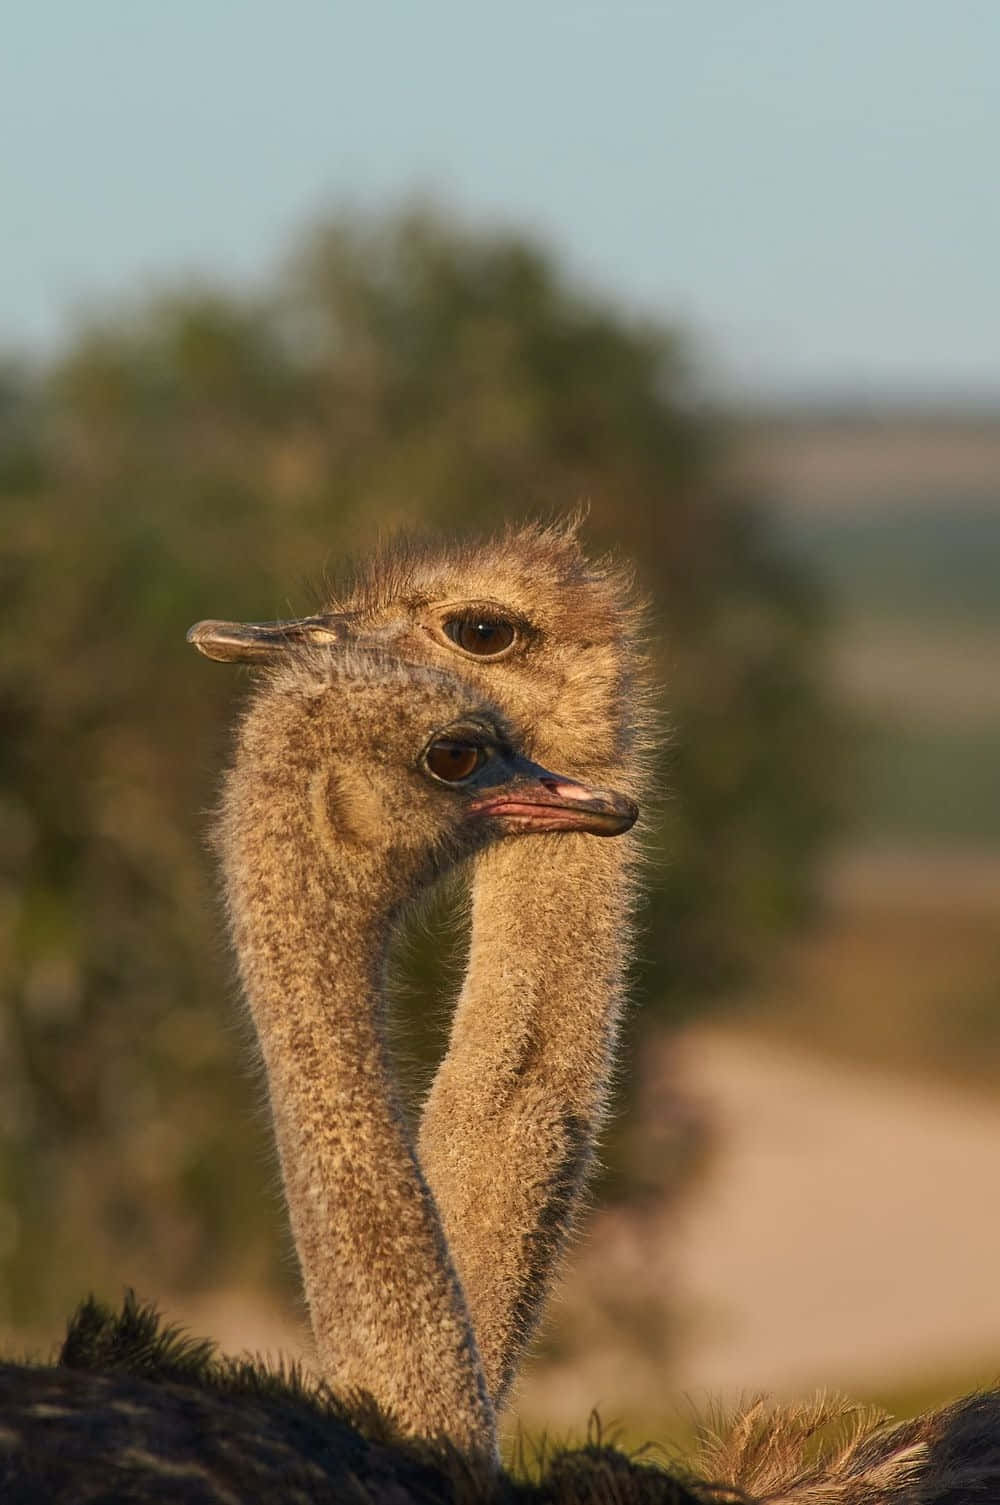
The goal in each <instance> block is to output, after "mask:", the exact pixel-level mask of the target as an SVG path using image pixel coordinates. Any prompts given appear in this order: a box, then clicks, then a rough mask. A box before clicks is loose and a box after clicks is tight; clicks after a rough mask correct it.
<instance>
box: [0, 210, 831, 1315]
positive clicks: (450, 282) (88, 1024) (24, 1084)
mask: <svg viewBox="0 0 1000 1505" xmlns="http://www.w3.org/2000/svg"><path fill="white" fill-rule="evenodd" d="M691 394H692V381H691V377H690V373H689V371H688V368H687V364H686V360H685V355H684V351H683V349H682V347H681V345H680V344H679V342H678V340H677V338H676V337H675V336H674V335H672V334H670V333H669V332H665V331H664V330H662V329H660V328H657V327H655V326H653V325H651V324H648V323H639V322H634V321H630V320H628V319H626V318H624V317H623V316H622V314H621V313H620V312H619V311H617V310H615V309H614V308H613V307H610V306H607V305H605V304H602V303H601V302H600V301H599V300H597V299H595V298H594V297H592V296H589V295H585V294H583V293H581V292H579V291H577V290H574V289H573V288H572V287H571V286H570V285H568V283H567V281H566V279H565V277H564V276H563V274H562V273H561V271H560V269H559V268H558V266H557V265H555V264H554V262H553V261H552V259H551V258H550V257H549V256H547V255H546V254H545V253H544V252H543V251H542V250H540V249H539V248H538V247H536V246H534V245H532V244H530V243H528V242H526V241H525V240H523V239H521V238H519V237H517V236H515V235H488V234H475V233H470V232H468V231H463V230H460V229H457V228H455V227H454V226H453V225H451V224H449V223H448V222H446V221H444V220H443V219H441V218H440V217H438V216H436V215H435V214H433V213H430V212H423V211H421V212H409V213H405V214H402V215H400V216H397V217H393V218H390V219H387V220H381V221H374V222H373V221H357V220H354V221H349V222H346V223H344V222H337V223H330V224H325V225H322V226H320V227H319V228H317V229H316V230H315V231H314V232H313V233H312V234H310V235H309V236H308V237H307V238H306V239H305V241H304V242H303V243H302V244H301V245H300V246H299V248H298V250H297V252H296V253H295V254H294V255H293V256H292V257H291V258H290V260H289V262H288V263H287V265H286V266H285V268H284V269H283V271H282V272H281V274H280V275H279V276H278V277H276V279H275V280H274V284H273V285H272V286H271V287H270V288H268V289H267V290H266V292H265V293H263V294H261V295H259V296H255V297H248V296H237V295H235V294H232V293H228V292H225V291H222V290H218V289H201V290H194V291H183V292H180V293H178V294H177V295H175V296H171V297H164V298H160V299H158V300H155V301H153V302H150V303H147V304H145V305H143V306H141V307H139V308H137V309H132V310H131V311H129V310H127V309H124V308H123V309H122V310H120V311H118V312H115V313H113V314H112V316H111V317H109V318H107V319H105V320H104V322H102V323H95V324H93V325H92V326H91V327H89V328H88V329H86V330H85V331H84V332H83V333H82V334H80V335H79V336H78V337H77V338H75V340H74V341H73V343H72V345H71V347H70V348H69V349H68V351H67V352H66V353H65V354H64V355H63V356H62V357H61V358H60V359H58V360H56V361H54V362H53V363H52V364H51V365H50V366H49V367H48V368H46V369H45V370H43V371H41V372H40V373H39V372H35V373H29V372H26V371H23V370H19V369H17V368H16V367H15V366H13V365H8V366H7V367H6V368H3V369H2V370H0V495H2V500H3V530H2V544H0V569H2V588H3V601H4V612H3V617H2V628H0V634H2V635H0V649H2V672H0V720H2V735H0V764H2V807H0V809H2V833H3V834H2V850H0V861H2V874H0V883H2V887H0V952H2V963H0V964H2V975H3V979H4V1001H3V1008H2V1013H0V1321H3V1322H4V1323H5V1324H7V1325H16V1324H18V1323H20V1324H29V1323H35V1324H43V1325H44V1324H51V1323H52V1322H53V1321H56V1320H58V1319H59V1318H60V1317H61V1316H62V1315H63V1314H64V1312H65V1311H66V1309H67V1307H68V1305H69V1304H70V1303H71V1302H72V1300H74V1299H75V1297H76V1296H77V1295H79V1294H80V1293H81V1292H83V1291H84V1290H85V1289H86V1288H88V1287H89V1286H92V1285H93V1286H97V1287H98V1288H102V1289H108V1287H109V1283H110V1287H111V1290H112V1292H113V1291H114V1289H115V1287H116V1286H117V1284H118V1282H119V1281H122V1280H126V1279H128V1280H133V1281H136V1282H138V1283H139V1285H140V1286H145V1287H146V1288H147V1289H154V1290H155V1289H163V1288H164V1287H167V1288H169V1287H171V1286H172V1287H173V1288H174V1289H177V1288H179V1287H181V1286H183V1285H194V1284H198V1285H208V1284H211V1283H213V1282H214V1281H216V1280H221V1279H223V1278H227V1277H228V1278H235V1279H245V1280H257V1279H261V1278H267V1277H269V1276H273V1275H274V1274H275V1272H276V1271H277V1270H278V1269H280V1266H281V1260H280V1259H279V1258H277V1257H276V1254H277V1252H278V1251H280V1248H281V1245H282V1238H283V1235H282V1234H281V1233H280V1232H276V1231H275V1230H276V1229H280V1227H281V1220H280V1217H279V1215H278V1198H277V1196H276V1194H272V1195H271V1196H268V1195H267V1193H266V1188H265V1190H264V1191H263V1192H262V1188H261V1183H262V1182H263V1181H265V1178H266V1172H265V1169H264V1166H265V1165H266V1163H267V1161H266V1156H267V1150H266V1142H267V1141H266V1128H265V1126H264V1115H261V1114H259V1113H256V1114H255V1112H254V1107H255V1099H256V1095H257V1091H258V1089H257V1087H256V1086H255V1085H254V1084H253V1083H252V1082H251V1081H250V1076H251V1073H248V1072H247V1070H246V1065H247V1062H248V1060H249V1053H248V1051H247V1050H246V1049H245V1047H244V1040H243V1036H242V1034H241V1032H240V1029H239V1027H238V1025H237V1024H236V1021H238V1020H239V1018H240V1015H239V1009H238V1007H237V1005H236V1003H235V1000H234V996H233V995H234V988H233V986H232V979H231V974H230V968H229V963H228V961H227V960H226V957H225V949H224V945H223V943H222V941H221V939H220V936H221V915H220V912H219V906H218V904H217V903H216V898H215V894H214V890H213V878H212V876H211V868H210V863H209V861H208V860H207V856H206V853H205V851H204V847H203V842H202V832H203V829H204V826H205V824H206V818H205V811H206V809H207V807H209V806H210V805H211V803H212V800H213V797H214V796H213V791H214V787H215V785H216V781H217V778H218V770H219V767H220V763H221V762H222V760H223V758H224V756H225V750H226V744H227V736H226V728H227V726H228V723H229V722H230V720H231V718H232V711H233V700H234V696H236V695H238V693H239V677H238V676H237V675H236V674H235V673H234V672H232V671H226V670H224V669H220V668H214V667H210V666H208V665H206V664H205V663H203V662H202V661H200V660H197V659H196V658H195V657H194V655H193V654H192V652H191V650H190V649H188V648H186V647H185V645H184V641H183V634H184V630H185V628H186V627H187V626H188V624H189V623H190V622H192V621H194V620H195V619H197V618H199V617H202V616H210V615H220V616H226V617H239V616H247V617H256V618H259V617H268V616H277V615H283V614H286V613H287V612H288V611H289V609H291V610H294V611H299V610H306V609H310V608H311V607H313V606H314V604H315V602H316V599H317V596H316V592H315V591H314V590H312V589H310V588H308V587H307V586H306V585H305V584H304V583H303V582H305V581H306V580H308V579H309V578H314V579H315V578H318V577H321V575H322V572H323V570H324V569H325V568H326V567H327V565H329V564H331V563H332V562H334V561H336V560H337V559H338V558H339V557H340V556H342V555H343V554H344V553H345V552H348V551H357V550H359V549H360V550H363V549H364V548H365V547H366V545H368V544H370V543H371V541H372V539H373V537H374V534H375V531H376V529H380V530H383V531H384V530H391V529H392V528H395V527H397V526H400V525H405V526H407V527H413V526H414V525H417V526H419V527H423V528H427V529H437V528H447V529H450V530H460V529H466V528H474V529H479V530H484V529H485V530H489V529H491V528H492V527H494V526H495V525H496V524H497V523H498V522H499V521H500V520H501V519H502V518H503V517H504V516H506V515H510V514H513V515H523V514H525V513H530V512H533V511H534V512H539V511H540V512H542V513H544V514H546V515H551V514H553V513H555V514H559V513H561V512H563V511H564V510H566V509H569V508H573V507H576V506H577V505H578V504H579V503H580V502H581V500H584V501H587V502H588V503H589V507H590V513H589V521H588V524H587V528H586V532H587V535H588V538H589V540H590V543H591V544H592V546H593V547H594V548H595V549H601V548H604V547H605V546H613V547H614V548H615V549H616V550H618V551H619V552H622V553H624V554H626V555H629V556H631V557H632V558H633V559H635V560H636V561H637V563H638V565H639V568H640V572H641V574H642V576H643V578H644V580H645V582H646V585H647V587H648V589H649V591H650V593H651V595H652V599H653V603H654V608H653V622H652V625H653V630H654V642H655V645H656V649H657V651H658V653H659V654H660V660H661V669H662V676H663V680H664V682H665V685H666V700H667V703H668V705H669V716H670V723H671V727H672V734H671V745H670V747H669V749H668V751H667V753H666V754H665V760H664V783H665V786H666V787H667V788H668V790H669V797H668V798H667V800H666V801H665V802H664V808H663V812H662V817H663V818H662V823H661V835H660V836H658V837H657V839H656V842H655V851H654V857H655V858H656V861H657V870H656V873H655V882H654V886H653V893H652V899H651V903H650V907H649V911H648V914H647V918H646V926H645V939H644V944H643V960H642V962H641V965H640V976H639V986H640V991H641V992H642V993H643V994H644V995H645V997H646V998H647V999H648V1000H649V1001H650V1002H651V1003H652V1004H654V1005H655V1006H656V1009H657V1010H659V1011H661V1012H662V1011H663V1010H668V1011H673V1012H674V1013H675V1014H676V1013H677V1011H678V1010H681V1009H690V1008H693V1007H697V1006H698V1004H699V1001H700V1000H703V999H704V998H705V997H706V996H707V995H708V994H709V993H710V992H711V991H712V990H714V989H716V988H717V987H718V986H719V984H720V983H723V982H725V981H727V980H729V979H731V978H732V977H733V976H734V975H736V974H738V973H739V972H740V971H741V970H743V969H745V968H747V967H748V966H752V965H753V964H754V962H755V961H756V960H757V959H758V958H759V957H760V956H761V955H762V954H763V953H764V952H765V951H766V948H767V946H768V945H769V944H770V943H771V941H772V940H773V938H774V937H775V936H776V935H777V934H778V933H780V931H781V929H782V928H783V927H785V926H787V925H788V924H789V923H790V922H792V921H794V920H795V918H796V917H797V916H798V915H799V914H800V913H801V912H802V909H803V905H804V904H805V903H806V902H807V900H808V874H809V870H810V862H811V859H812V857H813V854H814V852H815V850H816V847H817V843H818V842H819V840H820V839H821V838H822V836H823V834H824V832H825V830H826V828H827V825H828V821H829V818H830V811H831V804H830V798H829V793H828V778H829V768H830V758H829V733H830V723H829V717H828V712H827V709H826V705H825V701H824V695H823V690H822V657H821V653H820V631H819V630H820V627H821V623H820V622H819V621H818V619H817V614H816V608H815V598H814V593H813V590H812V587H811V584H810V582H809V581H807V580H804V579H802V578H801V576H800V574H798V573H797V571H796V570H795V569H793V568H792V567H791V566H790V565H789V564H788V562H787V561H786V560H785V559H784V558H783V556H782V554H781V552H780V550H779V549H778V548H777V547H776V544H775V541H774V539H773V538H772V536H771V534H770V532H769V529H768V526H767V524H766V520H765V517H764V515H763V514H762V513H761V511H760V510H759V509H758V508H757V507H755V506H753V505H751V503H750V502H749V501H748V500H747V499H746V498H740V497H733V496H731V495H727V489H726V480H725V477H726V474H727V465H726V451H725V441H724V433H723V431H722V430H721V428H720V425H719V424H718V423H717V422H716V421H715V420H713V419H711V418H709V417H707V416H705V414H704V413H703V412H700V411H699V409H698V407H697V405H696V404H695V403H694V401H693V400H692V396H691ZM254 1137H256V1141H257V1142H256V1143H248V1140H251V1139H253V1138H254Z"/></svg>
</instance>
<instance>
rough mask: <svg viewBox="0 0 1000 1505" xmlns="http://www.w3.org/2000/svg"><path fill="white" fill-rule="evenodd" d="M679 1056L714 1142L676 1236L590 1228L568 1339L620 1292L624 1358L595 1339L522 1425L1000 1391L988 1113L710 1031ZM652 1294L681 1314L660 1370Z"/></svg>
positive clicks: (548, 1370) (610, 1221) (905, 1082)
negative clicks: (958, 1385)
mask: <svg viewBox="0 0 1000 1505" xmlns="http://www.w3.org/2000/svg"><path fill="white" fill-rule="evenodd" d="M677 1051H678V1054H679V1057H680V1060H679V1066H680V1074H681V1076H682V1077H683V1079H684V1080H686V1081H687V1082H688V1083H689V1084H691V1086H692V1089H693V1090H694V1091H695V1092H696V1093H697V1095H698V1097H699V1098H700V1099H701V1100H702V1102H703V1104H704V1106H705V1107H706V1108H707V1109H708V1111H709V1112H710V1113H711V1114H712V1115H713V1117H714V1119H715V1122H716V1123H717V1126H718V1127H717V1139H716V1146H715V1152H714V1154H713V1156H712V1159H711V1164H710V1166H709V1169H708V1171H707V1173H706V1175H705V1176H704V1178H703V1180H702V1181H701V1182H700V1184H699V1186H698V1188H697V1190H696V1192H695V1193H694V1194H693V1195H692V1196H690V1197H689V1199H688V1200H687V1202H686V1203H685V1205H684V1206H683V1208H682V1209H681V1210H680V1212H679V1213H676V1214H673V1215H671V1216H670V1218H669V1219H668V1218H667V1217H666V1216H665V1215H664V1214H663V1213H660V1214H654V1215H649V1214H647V1215H646V1216H645V1221H644V1223H643V1222H642V1221H641V1220H637V1219H636V1218H635V1217H634V1216H633V1215H632V1214H628V1215H627V1216H626V1215H620V1214H619V1215H605V1216H603V1217H601V1216H599V1217H598V1218H596V1219H595V1220H594V1223H593V1225H592V1227H591V1230H590V1234H589V1237H588V1240H587V1244H586V1245H584V1246H582V1247H581V1249H580V1251H579V1252H578V1255H577V1258H576V1260H575V1262H574V1268H573V1269H572V1270H571V1272H570V1273H569V1276H568V1280H567V1285H566V1289H565V1293H564V1314H563V1318H564V1321H565V1320H566V1319H567V1318H569V1317H570V1316H571V1315H572V1316H573V1317H575V1316H576V1314H577V1313H578V1312H579V1311H580V1309H581V1306H580V1303H581V1302H584V1301H586V1300H587V1299H588V1298H589V1299H590V1301H591V1303H594V1302H596V1303H598V1304H599V1303H600V1300H601V1295H600V1293H601V1290H602V1289H603V1290H605V1291H606V1290H609V1289H614V1288H616V1287H617V1288H618V1289H619V1290H625V1289H627V1290H629V1291H630V1292H631V1293H632V1297H631V1302H632V1310H631V1323H630V1320H629V1315H630V1314H629V1312H628V1310H627V1309H625V1310H619V1312H618V1316H619V1319H620V1320H621V1328H620V1331H621V1333H622V1334H624V1335H625V1337H624V1342H623V1344H618V1343H616V1342H615V1341H614V1340H613V1338H612V1335H611V1328H610V1324H606V1325H605V1327H604V1328H603V1329H602V1327H601V1325H600V1324H597V1325H596V1326H594V1327H593V1328H592V1329H591V1330H590V1331H589V1332H585V1333H584V1334H583V1338H584V1341H583V1342H582V1343H581V1345H580V1349H579V1350H578V1351H577V1352H576V1353H575V1354H574V1355H573V1356H572V1357H573V1363H572V1365H565V1366H564V1365H562V1364H560V1363H554V1364H552V1363H548V1364H543V1365H541V1366H539V1367H538V1368H536V1370H535V1371H534V1373H533V1374H532V1375H531V1376H530V1377H529V1379H528V1380H527V1382H526V1384H525V1385H524V1387H523V1391H522V1402H523V1404H524V1406H525V1408H526V1410H527V1411H528V1412H529V1413H530V1414H532V1415H541V1414H545V1415H547V1416H548V1417H550V1418H551V1419H552V1421H553V1422H555V1423H557V1424H558V1423H565V1424H567V1425H570V1424H573V1423H574V1421H575V1422H576V1424H579V1419H580V1417H581V1416H582V1415H584V1414H586V1411H587V1409H588V1408H589V1407H590V1406H591V1405H593V1404H594V1403H595V1402H599V1403H600V1405H601V1407H602V1410H603V1411H604V1412H605V1414H633V1415H634V1414H638V1415H640V1416H641V1415H650V1414H652V1413H654V1412H655V1411H657V1410H659V1409H661V1408H667V1407H670V1406H672V1405H673V1404H676V1401H677V1399H678V1398H680V1397H683V1396H685V1395H686V1396H689V1397H691V1399H692V1400H693V1401H694V1403H695V1404H696V1405H699V1406H700V1405H703V1403H704V1401H705V1399H706V1398H707V1397H709V1396H711V1397H719V1396H721V1397H727V1398H732V1397H733V1396H735V1395H738V1394H741V1393H747V1392H751V1391H756V1390H766V1391H770V1392H773V1393H776V1394H783V1395H788V1396H791V1395H803V1394H805V1393H808V1392H811V1391H812V1390H814V1389H815V1388H817V1387H827V1388H841V1389H845V1390H847V1391H850V1392H855V1393H859V1392H865V1393H868V1394H878V1392H879V1387H880V1386H889V1387H892V1386H899V1385H900V1384H901V1383H905V1382H907V1380H911V1381H922V1380H926V1379H928V1378H930V1377H933V1376H934V1375H935V1374H940V1373H944V1374H946V1375H954V1374H960V1373H961V1372H962V1370H963V1368H964V1367H965V1366H968V1373H969V1374H970V1375H973V1374H975V1375H979V1376H981V1378H982V1379H983V1381H989V1380H991V1379H993V1378H994V1377H996V1375H998V1374H1000V1282H998V1279H997V1270H998V1264H1000V1197H998V1195H997V1187H998V1179H1000V1108H998V1107H996V1106H993V1105H991V1104H989V1103H983V1102H980V1101H978V1100H976V1099H974V1098H971V1097H969V1096H968V1095H963V1094H962V1093H961V1092H959V1091H956V1090H953V1089H949V1088H942V1087H939V1086H936V1085H927V1084H925V1083H923V1082H919V1083H918V1082H916V1081H913V1080H910V1079H908V1078H905V1077H897V1076H892V1075H886V1074H881V1073H878V1072H875V1071H867V1070H865V1071H862V1070H859V1069H855V1068H850V1069H849V1068H845V1066H844V1065H843V1064H837V1063H831V1062H828V1061H827V1060H825V1059H822V1058H819V1057H815V1056H813V1055H811V1054H809V1053H808V1052H806V1051H803V1050H801V1049H791V1048H788V1047H786V1046H779V1045H774V1044H770V1043H768V1042H766V1041H762V1040H761V1039H759V1038H757V1037H753V1036H749V1035H741V1034H739V1033H736V1032H733V1031H727V1030H724V1029H719V1028H715V1029H709V1028H704V1027H699V1028H698V1029H696V1030H693V1031H691V1032H690V1033H689V1034H687V1035H686V1036H684V1037H683V1038H682V1040H681V1041H680V1042H679V1045H678V1047H677ZM588 1245H589V1248H588ZM658 1289H659V1290H664V1289H669V1290H672V1291H674V1292H675V1293H676V1296H677V1297H678V1298H679V1302H678V1305H679V1309H680V1311H681V1313H682V1323H681V1328H680V1332H679V1333H678V1332H677V1331H674V1332H673V1333H663V1334H661V1337H662V1340H663V1345H662V1346H661V1348H660V1351H659V1352H657V1333H656V1324H655V1322H654V1321H653V1320H652V1308H653V1304H654V1302H655V1296H656V1293H657V1290H658ZM647 1317H648V1318H649V1320H648V1321H647V1320H646V1318H647ZM668 1351H669V1360H667V1359H666V1357H665V1355H666V1353H667V1352H668ZM567 1357H569V1355H567Z"/></svg>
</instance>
